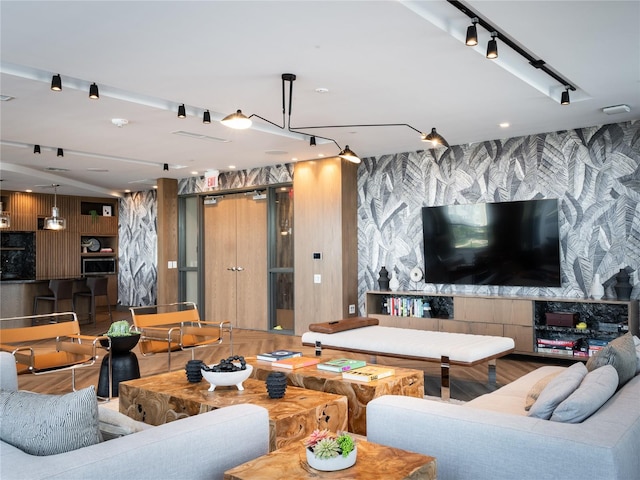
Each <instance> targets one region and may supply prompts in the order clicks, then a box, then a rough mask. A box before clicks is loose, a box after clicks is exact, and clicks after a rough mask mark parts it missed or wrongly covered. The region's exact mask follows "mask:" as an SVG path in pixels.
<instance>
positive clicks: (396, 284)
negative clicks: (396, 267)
mask: <svg viewBox="0 0 640 480" xmlns="http://www.w3.org/2000/svg"><path fill="white" fill-rule="evenodd" d="M389 288H390V289H391V291H392V292H397V291H398V289H399V288H400V281H399V280H398V275H396V272H391V280H389Z"/></svg>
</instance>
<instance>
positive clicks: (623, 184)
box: [358, 122, 640, 311]
mask: <svg viewBox="0 0 640 480" xmlns="http://www.w3.org/2000/svg"><path fill="white" fill-rule="evenodd" d="M358 196H359V198H358V263H359V265H358V272H359V276H358V290H359V298H360V309H361V311H364V293H365V292H366V291H367V290H372V289H377V288H378V284H377V279H378V272H379V270H380V268H381V267H382V266H383V265H384V266H385V267H386V268H387V270H390V271H391V269H395V271H396V272H397V276H398V280H399V281H400V289H407V290H409V289H411V290H416V289H419V290H422V289H424V290H425V291H428V292H447V293H474V294H502V295H545V296H557V297H588V296H589V290H590V288H591V283H592V279H593V277H594V274H596V273H598V274H600V279H601V281H603V282H604V284H605V295H607V296H610V297H613V298H615V293H614V291H613V288H612V286H613V284H614V283H615V279H614V277H615V275H616V273H618V271H619V270H620V269H621V268H625V269H627V270H628V271H634V272H635V271H636V270H638V269H639V268H640V122H628V123H623V124H613V125H605V126H600V127H592V128H583V129H578V130H571V131H564V132H555V133H547V134H539V135H533V136H527V137H519V138H509V139H505V140H493V141H486V142H481V143H476V144H472V145H459V146H453V147H451V148H449V149H446V150H426V151H423V152H415V153H399V154H395V155H384V156H381V157H374V158H367V159H364V160H363V162H362V164H361V166H360V168H359V170H358ZM541 198H557V199H558V205H559V228H560V236H561V245H560V247H561V263H562V265H561V269H562V270H561V275H562V287H561V288H524V287H522V288H518V287H493V286H476V287H473V286H453V285H433V284H424V283H417V284H415V283H411V282H410V280H409V272H410V271H411V269H412V268H413V267H415V266H419V267H420V268H421V269H424V255H423V239H422V217H421V208H422V207H423V206H435V205H447V204H465V203H480V202H505V201H515V200H529V199H541ZM632 279H633V281H634V282H635V285H636V288H634V290H633V292H632V298H638V297H639V296H640V295H639V294H640V286H638V285H637V282H638V280H637V279H638V276H637V274H635V273H634V274H633V275H632Z"/></svg>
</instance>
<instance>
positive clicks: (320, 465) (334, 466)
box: [305, 445, 358, 472]
mask: <svg viewBox="0 0 640 480" xmlns="http://www.w3.org/2000/svg"><path fill="white" fill-rule="evenodd" d="M305 450H306V452H307V463H308V464H309V466H310V467H312V468H315V469H316V470H320V471H323V472H335V471H336V470H344V469H345V468H349V467H353V465H354V464H355V463H356V459H357V457H358V446H357V445H356V447H355V448H354V449H353V451H352V452H350V453H349V455H347V456H346V457H343V456H342V455H338V456H337V457H331V458H316V456H315V455H314V453H313V452H312V451H311V450H310V449H309V448H305Z"/></svg>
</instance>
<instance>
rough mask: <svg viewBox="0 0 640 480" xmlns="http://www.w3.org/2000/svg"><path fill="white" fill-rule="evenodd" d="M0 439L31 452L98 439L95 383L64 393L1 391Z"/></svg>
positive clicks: (71, 447)
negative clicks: (46, 393)
mask: <svg viewBox="0 0 640 480" xmlns="http://www.w3.org/2000/svg"><path fill="white" fill-rule="evenodd" d="M0 439H2V441H4V442H6V443H9V444H11V445H13V446H14V447H17V448H19V449H20V450H22V451H23V452H26V453H29V454H31V455H56V454H58V453H64V452H69V451H71V450H76V449H78V448H82V447H88V446H89V445H94V444H96V443H99V442H101V441H102V437H101V435H100V430H99V429H98V401H97V398H96V392H95V389H94V387H93V386H91V387H87V388H84V389H82V390H78V391H77V392H72V393H67V394H65V395H45V394H42V393H33V392H26V391H17V392H4V391H2V392H0Z"/></svg>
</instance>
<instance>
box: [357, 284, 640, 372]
mask: <svg viewBox="0 0 640 480" xmlns="http://www.w3.org/2000/svg"><path fill="white" fill-rule="evenodd" d="M425 302H428V303H429V305H430V307H431V309H430V310H426V309H425V308H424V304H425ZM365 307H366V313H367V315H368V316H370V317H375V318H377V319H378V320H379V321H380V325H385V326H389V327H402V328H415V329H419V330H434V331H442V332H457V333H471V334H476V335H495V336H504V337H511V338H513V340H514V341H515V353H519V354H525V355H536V356H546V357H554V358H558V357H562V358H567V356H568V355H566V354H564V353H563V354H554V353H542V352H538V351H537V345H538V338H539V337H541V338H558V339H563V338H584V339H605V340H608V341H610V340H612V339H613V338H615V337H617V336H619V335H622V334H624V333H626V332H627V331H631V332H632V333H633V334H634V335H639V332H638V301H637V300H627V301H621V300H613V299H602V300H593V299H585V298H551V297H515V296H514V297H511V296H480V295H459V294H447V293H427V292H421V291H396V292H391V291H379V290H371V291H368V292H367V293H366V305H365ZM558 311H562V312H576V313H578V314H579V318H580V320H579V321H581V322H585V323H587V328H586V329H577V328H574V327H549V326H547V325H546V315H545V314H546V313H547V312H558ZM429 315H430V316H429ZM575 358H576V359H577V360H578V359H585V358H583V357H580V356H577V355H576V357H575Z"/></svg>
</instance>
